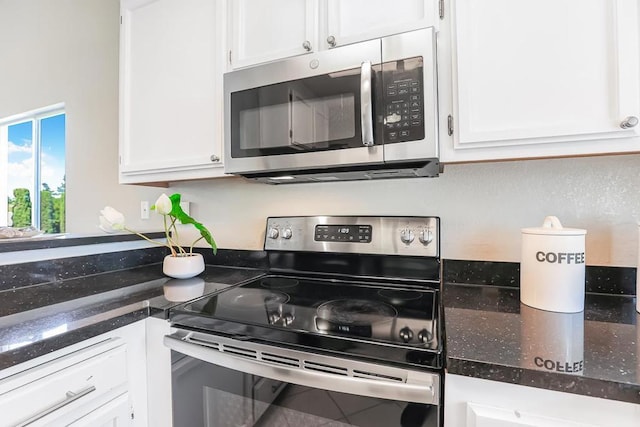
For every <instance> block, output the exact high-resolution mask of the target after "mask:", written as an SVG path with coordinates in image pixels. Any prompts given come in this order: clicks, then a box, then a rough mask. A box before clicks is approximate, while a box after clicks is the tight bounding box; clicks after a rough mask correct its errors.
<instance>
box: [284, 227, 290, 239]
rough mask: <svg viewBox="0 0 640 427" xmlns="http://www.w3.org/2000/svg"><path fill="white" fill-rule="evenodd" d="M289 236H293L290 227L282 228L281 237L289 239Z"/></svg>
mask: <svg viewBox="0 0 640 427" xmlns="http://www.w3.org/2000/svg"><path fill="white" fill-rule="evenodd" d="M291 236H293V233H292V232H291V229H290V228H285V229H284V230H282V238H283V239H290V238H291Z"/></svg>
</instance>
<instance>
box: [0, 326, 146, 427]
mask: <svg viewBox="0 0 640 427" xmlns="http://www.w3.org/2000/svg"><path fill="white" fill-rule="evenodd" d="M145 366H146V351H145V323H144V321H140V322H136V323H134V324H131V325H128V326H125V327H122V328H119V329H116V330H114V331H111V332H109V333H107V334H103V335H100V336H97V337H94V338H91V339H88V340H86V341H83V342H80V343H77V344H74V345H72V346H69V347H67V348H64V349H61V350H58V351H55V352H52V353H49V354H47V355H44V356H41V357H38V358H36V359H32V360H30V361H28V362H25V363H22V364H20V365H16V366H13V367H11V368H7V369H5V370H3V371H0V414H2V416H1V417H0V426H26V425H29V426H32V427H37V426H47V427H49V426H68V425H73V426H91V427H94V426H146V425H147V393H146V369H145Z"/></svg>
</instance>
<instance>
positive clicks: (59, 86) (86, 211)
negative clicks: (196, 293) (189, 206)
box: [0, 0, 160, 234]
mask: <svg viewBox="0 0 640 427" xmlns="http://www.w3.org/2000/svg"><path fill="white" fill-rule="evenodd" d="M119 8H120V3H119V1H118V0H56V1H51V0H0V64H1V66H0V118H2V117H8V116H12V115H14V114H18V113H22V112H26V111H30V110H34V109H37V108H41V107H45V106H48V105H52V104H55V103H58V102H64V103H65V106H66V113H67V120H66V126H67V129H66V132H67V141H66V148H67V159H66V169H67V171H66V174H67V184H66V185H67V187H66V188H67V231H69V232H83V233H94V234H95V233H100V230H98V228H97V224H98V212H99V210H100V209H102V208H103V207H104V206H105V205H107V204H109V205H112V206H113V207H115V208H117V209H120V210H122V211H123V212H124V213H125V215H126V217H127V218H128V219H129V220H130V222H132V224H133V225H134V226H136V227H137V228H139V229H158V228H159V227H160V225H159V224H160V222H159V221H155V222H154V221H146V222H140V221H139V220H138V221H136V219H137V218H138V217H139V211H140V208H139V206H140V203H139V202H140V200H142V199H146V200H150V201H151V202H152V203H153V202H154V201H155V198H156V197H157V195H158V194H159V193H160V191H159V190H157V189H147V188H144V187H137V188H136V187H124V186H120V185H118V168H117V165H118V41H119V25H120V24H119V22H120V11H119Z"/></svg>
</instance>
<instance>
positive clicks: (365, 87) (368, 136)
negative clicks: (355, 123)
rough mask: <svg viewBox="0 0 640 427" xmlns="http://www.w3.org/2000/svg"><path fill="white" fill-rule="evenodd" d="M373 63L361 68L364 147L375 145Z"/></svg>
mask: <svg viewBox="0 0 640 427" xmlns="http://www.w3.org/2000/svg"><path fill="white" fill-rule="evenodd" d="M371 90H372V88H371V61H365V62H363V63H362V65H361V66H360V126H361V128H362V145H364V146H367V147H371V146H372V145H373V104H372V102H371Z"/></svg>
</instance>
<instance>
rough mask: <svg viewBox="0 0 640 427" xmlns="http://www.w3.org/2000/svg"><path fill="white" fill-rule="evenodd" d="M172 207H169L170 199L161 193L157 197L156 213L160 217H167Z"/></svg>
mask: <svg viewBox="0 0 640 427" xmlns="http://www.w3.org/2000/svg"><path fill="white" fill-rule="evenodd" d="M172 207H173V206H172V205H171V199H170V198H169V197H167V195H166V194H164V193H162V194H161V195H160V197H158V200H156V204H155V208H156V212H158V213H159V214H160V215H169V213H170V212H171V208H172Z"/></svg>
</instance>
